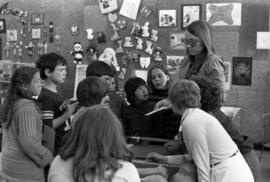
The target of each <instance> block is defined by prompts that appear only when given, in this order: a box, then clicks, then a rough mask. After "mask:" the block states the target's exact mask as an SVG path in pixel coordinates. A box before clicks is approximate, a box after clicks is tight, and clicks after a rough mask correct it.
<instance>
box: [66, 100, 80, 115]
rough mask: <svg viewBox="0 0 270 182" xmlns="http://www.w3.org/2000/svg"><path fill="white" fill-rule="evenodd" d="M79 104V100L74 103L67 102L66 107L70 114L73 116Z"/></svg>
mask: <svg viewBox="0 0 270 182" xmlns="http://www.w3.org/2000/svg"><path fill="white" fill-rule="evenodd" d="M78 104H79V103H78V102H74V103H72V104H70V103H69V102H67V105H66V109H67V113H68V115H69V116H71V115H72V114H73V113H74V111H75V108H76V107H77V106H78Z"/></svg>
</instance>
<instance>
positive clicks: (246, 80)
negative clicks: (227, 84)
mask: <svg viewBox="0 0 270 182" xmlns="http://www.w3.org/2000/svg"><path fill="white" fill-rule="evenodd" d="M232 60H233V74H232V85H243V86H250V85H251V78H252V57H233V59H232Z"/></svg>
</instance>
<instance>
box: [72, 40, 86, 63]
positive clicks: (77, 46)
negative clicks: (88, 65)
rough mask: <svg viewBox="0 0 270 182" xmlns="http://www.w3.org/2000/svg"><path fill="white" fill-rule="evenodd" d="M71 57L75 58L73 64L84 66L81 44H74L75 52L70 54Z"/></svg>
mask: <svg viewBox="0 0 270 182" xmlns="http://www.w3.org/2000/svg"><path fill="white" fill-rule="evenodd" d="M70 54H71V55H73V56H74V58H73V62H74V63H75V64H82V59H83V56H84V54H83V48H82V45H81V43H80V42H74V44H73V51H71V52H70Z"/></svg>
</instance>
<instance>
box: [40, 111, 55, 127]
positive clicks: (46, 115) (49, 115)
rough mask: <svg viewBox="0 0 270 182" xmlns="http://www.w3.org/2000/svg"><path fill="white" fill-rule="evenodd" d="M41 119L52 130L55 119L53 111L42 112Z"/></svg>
mask: <svg viewBox="0 0 270 182" xmlns="http://www.w3.org/2000/svg"><path fill="white" fill-rule="evenodd" d="M41 118H42V120H43V122H44V123H45V124H46V125H48V126H49V127H51V128H52V126H53V119H54V112H53V111H49V110H45V111H42V114H41Z"/></svg>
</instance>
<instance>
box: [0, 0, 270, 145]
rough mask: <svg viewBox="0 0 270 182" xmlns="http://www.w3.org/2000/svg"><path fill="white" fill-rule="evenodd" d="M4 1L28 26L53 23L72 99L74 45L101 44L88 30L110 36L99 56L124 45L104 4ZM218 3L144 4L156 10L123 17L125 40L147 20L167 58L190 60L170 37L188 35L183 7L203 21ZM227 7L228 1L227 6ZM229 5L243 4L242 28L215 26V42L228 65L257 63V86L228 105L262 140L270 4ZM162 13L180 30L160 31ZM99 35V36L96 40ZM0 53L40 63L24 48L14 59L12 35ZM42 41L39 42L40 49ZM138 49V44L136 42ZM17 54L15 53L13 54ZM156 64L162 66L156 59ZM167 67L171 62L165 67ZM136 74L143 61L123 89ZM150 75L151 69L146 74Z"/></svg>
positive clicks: (235, 91) (130, 69)
mask: <svg viewBox="0 0 270 182" xmlns="http://www.w3.org/2000/svg"><path fill="white" fill-rule="evenodd" d="M4 2H10V3H9V7H13V8H17V9H21V10H23V11H28V16H27V17H26V19H27V21H30V20H31V16H30V15H31V13H34V12H44V15H45V19H44V20H45V21H44V24H43V25H31V28H43V26H47V27H48V26H49V22H50V21H53V23H54V32H55V35H60V36H61V49H60V52H59V53H60V54H62V55H63V56H64V57H65V58H66V59H67V60H68V64H69V75H68V79H67V81H66V83H65V84H64V85H63V86H61V87H60V90H61V91H62V92H63V94H64V95H65V96H66V97H72V96H73V84H74V74H75V73H74V70H75V65H74V64H73V56H72V55H71V54H70V51H72V50H73V42H75V41H80V42H81V43H82V45H83V47H84V49H85V48H86V47H87V46H88V45H89V44H90V43H95V44H97V41H96V39H94V40H92V41H89V40H87V38H86V35H87V34H86V32H85V29H86V28H89V27H91V28H93V29H94V31H95V32H97V31H103V32H104V33H105V35H106V39H107V42H106V43H105V44H97V46H98V51H99V54H100V53H101V52H102V51H103V49H104V48H106V47H113V48H115V49H116V48H117V47H118V45H117V44H116V43H115V42H112V41H111V40H110V36H111V35H112V34H113V31H112V28H111V25H110V23H109V22H108V19H107V16H106V15H102V14H101V13H100V9H99V6H98V0H39V1H36V0H11V1H7V0H5V1H4V0H2V1H1V2H0V6H1V5H2V4H3V3H4ZM122 2H123V0H118V7H121V4H122ZM217 2H220V1H218V0H193V1H191V0H142V2H141V6H140V9H141V8H142V7H143V5H147V6H148V7H151V8H152V13H151V14H150V16H149V17H147V18H146V17H143V16H141V15H140V14H138V16H137V19H136V20H131V19H128V18H125V17H123V16H119V17H118V18H119V19H121V20H126V21H127V26H126V28H125V29H124V30H120V36H121V38H123V37H124V36H127V35H129V34H130V32H131V29H132V23H133V22H138V23H140V25H142V24H144V22H145V21H149V22H150V27H149V28H150V30H151V29H153V28H155V29H158V30H159V39H158V41H157V43H155V45H158V46H161V47H162V51H163V53H164V56H165V57H166V55H184V53H183V52H181V51H179V50H172V49H170V44H169V39H170V34H171V33H174V32H183V31H184V30H183V29H181V27H180V24H181V20H180V16H181V12H180V11H181V5H182V4H201V5H202V19H205V14H206V10H205V5H206V3H217ZM222 2H223V3H225V2H224V1H222ZM226 2H241V3H242V25H241V26H236V27H227V26H226V27H224V26H222V27H213V36H214V43H215V45H216V52H217V54H218V55H220V56H221V57H222V58H223V59H224V60H225V61H228V62H232V57H235V56H244V57H252V58H253V63H252V64H253V65H252V66H253V67H252V85H251V86H235V85H232V86H231V89H230V90H229V91H228V92H227V100H226V103H225V105H228V106H236V107H241V108H242V111H241V113H240V116H241V132H243V133H244V134H247V135H249V136H250V137H252V138H254V139H255V140H256V141H258V140H260V139H261V138H262V128H261V119H260V116H261V114H262V113H264V112H270V94H269V93H270V92H269V91H270V86H269V85H270V84H269V82H270V78H269V77H270V63H269V59H270V56H269V51H268V50H256V32H257V31H269V4H270V2H268V1H267V0H228V1H226ZM159 9H176V10H177V17H179V18H177V26H176V27H175V28H161V27H158V10H159ZM5 19H6V21H7V29H13V28H15V29H17V30H18V39H19V40H22V41H23V42H24V45H27V44H28V42H29V41H30V39H31V34H30V33H29V32H28V33H27V37H26V38H22V37H21V36H20V34H19V33H20V29H21V27H22V25H21V24H20V23H19V22H17V21H16V19H15V18H14V16H12V15H8V16H6V17H5ZM73 23H76V24H77V25H78V26H79V31H80V32H79V35H78V36H72V35H71V33H70V27H71V25H72V24H73ZM95 36H96V35H95ZM0 38H1V39H0V43H1V42H2V43H1V44H0V48H1V46H2V49H1V50H2V52H1V53H2V54H1V55H2V59H10V60H13V61H21V62H35V61H36V60H37V59H38V55H37V53H36V49H35V48H34V55H33V56H32V57H30V56H28V52H27V49H24V52H23V56H22V57H21V58H19V57H14V56H13V55H10V56H9V57H6V52H5V49H3V48H4V47H5V43H6V35H5V34H0ZM41 40H45V41H48V37H42V38H41ZM38 41H39V40H33V42H34V44H37V42H38ZM135 45H136V43H135ZM11 50H12V49H11ZM55 50H56V43H55V42H54V43H49V44H48V52H54V51H55ZM126 50H127V51H128V52H130V53H131V54H141V55H142V56H147V53H145V52H144V51H138V50H136V49H134V48H129V49H126ZM117 58H118V61H119V62H120V63H121V61H120V60H121V59H122V56H118V57H117ZM83 62H84V64H88V59H87V58H86V57H85V58H84V59H83ZM151 64H156V62H155V61H153V60H152V62H151ZM163 64H165V61H164V62H163ZM135 69H142V68H140V65H139V63H138V62H134V61H130V62H129V64H128V65H127V74H126V77H125V79H124V80H122V81H120V86H123V84H124V82H125V80H126V78H128V77H129V76H131V75H133V74H134V70H135ZM144 70H145V69H144Z"/></svg>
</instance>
